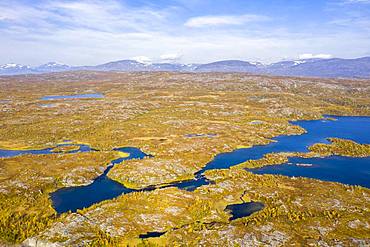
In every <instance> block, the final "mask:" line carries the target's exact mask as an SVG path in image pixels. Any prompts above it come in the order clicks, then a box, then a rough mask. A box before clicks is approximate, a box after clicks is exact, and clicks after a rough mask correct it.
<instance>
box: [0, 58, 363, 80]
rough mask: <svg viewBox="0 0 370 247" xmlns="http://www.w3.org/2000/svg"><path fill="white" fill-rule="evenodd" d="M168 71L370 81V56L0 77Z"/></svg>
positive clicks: (22, 68) (48, 68) (58, 67)
mask: <svg viewBox="0 0 370 247" xmlns="http://www.w3.org/2000/svg"><path fill="white" fill-rule="evenodd" d="M77 70H90V71H125V72H134V71H169V72H243V73H252V74H268V75H280V76H307V77H327V78H341V77H343V78H370V57H363V58H356V59H342V58H331V59H299V60H291V61H281V62H277V63H272V64H268V65H266V64H262V63H258V62H247V61H240V60H224V61H217V62H213V63H207V64H179V63H141V62H138V61H135V60H120V61H114V62H109V63H105V64H100V65H96V66H69V65H66V64H61V63H56V62H49V63H47V64H43V65H40V66H36V67H31V66H27V65H20V64H14V63H10V64H4V65H0V75H19V74H39V73H50V72H63V71H77Z"/></svg>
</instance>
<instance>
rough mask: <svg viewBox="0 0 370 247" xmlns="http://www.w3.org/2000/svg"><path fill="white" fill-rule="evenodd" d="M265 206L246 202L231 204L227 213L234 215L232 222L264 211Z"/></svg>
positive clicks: (231, 218)
mask: <svg viewBox="0 0 370 247" xmlns="http://www.w3.org/2000/svg"><path fill="white" fill-rule="evenodd" d="M264 207H265V206H264V205H263V203H260V202H245V203H240V204H231V205H228V206H227V207H226V209H225V210H226V211H228V212H230V214H231V215H232V216H231V217H230V220H236V219H239V218H242V217H246V216H249V215H251V214H253V213H254V212H257V211H259V210H261V209H263V208H264Z"/></svg>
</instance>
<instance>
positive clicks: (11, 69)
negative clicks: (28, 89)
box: [0, 63, 32, 75]
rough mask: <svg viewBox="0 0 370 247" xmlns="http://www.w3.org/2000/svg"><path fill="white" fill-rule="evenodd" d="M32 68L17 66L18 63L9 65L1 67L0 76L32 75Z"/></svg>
mask: <svg viewBox="0 0 370 247" xmlns="http://www.w3.org/2000/svg"><path fill="white" fill-rule="evenodd" d="M31 71H32V68H31V67H30V66H27V65H22V64H16V63H7V64H3V65H0V74H3V75H17V74H25V73H30V72H31Z"/></svg>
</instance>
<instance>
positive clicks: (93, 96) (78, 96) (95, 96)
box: [41, 93, 104, 100]
mask: <svg viewBox="0 0 370 247" xmlns="http://www.w3.org/2000/svg"><path fill="white" fill-rule="evenodd" d="M101 98H104V95H103V94H101V93H89V94H74V95H50V96H44V97H42V98H41V100H58V99H101Z"/></svg>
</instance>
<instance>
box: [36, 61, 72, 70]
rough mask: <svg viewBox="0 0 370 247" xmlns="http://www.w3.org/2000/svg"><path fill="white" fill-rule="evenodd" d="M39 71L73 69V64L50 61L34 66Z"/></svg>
mask: <svg viewBox="0 0 370 247" xmlns="http://www.w3.org/2000/svg"><path fill="white" fill-rule="evenodd" d="M34 69H35V70H36V71H38V72H59V71H67V70H70V69H71V66H69V65H67V64H63V63H58V62H49V63H46V64H42V65H40V66H37V67H35V68H34Z"/></svg>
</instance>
